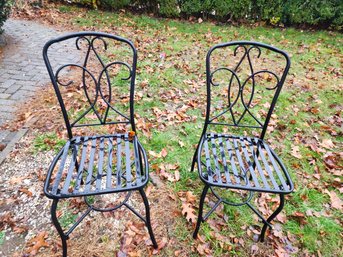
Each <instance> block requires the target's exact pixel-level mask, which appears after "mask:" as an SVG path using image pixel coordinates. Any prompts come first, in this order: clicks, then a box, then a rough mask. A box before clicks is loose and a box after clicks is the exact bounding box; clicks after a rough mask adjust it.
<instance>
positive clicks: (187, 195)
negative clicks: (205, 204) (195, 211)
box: [186, 191, 197, 204]
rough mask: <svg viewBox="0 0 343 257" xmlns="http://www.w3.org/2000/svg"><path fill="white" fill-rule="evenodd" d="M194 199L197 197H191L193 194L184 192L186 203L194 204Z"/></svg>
mask: <svg viewBox="0 0 343 257" xmlns="http://www.w3.org/2000/svg"><path fill="white" fill-rule="evenodd" d="M196 199H197V197H196V196H195V195H193V193H192V192H191V191H187V192H186V200H187V202H188V203H192V204H194V203H195V201H196Z"/></svg>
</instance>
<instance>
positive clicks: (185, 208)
mask: <svg viewBox="0 0 343 257" xmlns="http://www.w3.org/2000/svg"><path fill="white" fill-rule="evenodd" d="M182 215H184V216H186V219H187V221H189V222H191V223H195V222H196V221H197V216H196V214H195V210H194V208H193V207H192V205H191V204H189V203H182Z"/></svg>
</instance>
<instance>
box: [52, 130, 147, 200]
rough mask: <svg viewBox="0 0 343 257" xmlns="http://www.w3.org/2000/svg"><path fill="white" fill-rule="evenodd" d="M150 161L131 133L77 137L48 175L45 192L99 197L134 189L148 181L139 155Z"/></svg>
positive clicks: (71, 141)
mask: <svg viewBox="0 0 343 257" xmlns="http://www.w3.org/2000/svg"><path fill="white" fill-rule="evenodd" d="M140 154H141V156H142V157H143V158H144V163H145V164H146V165H147V163H148V161H147V158H146V154H145V152H144V150H143V148H142V147H141V145H140V143H139V142H138V140H137V137H136V136H133V137H131V136H130V135H129V134H128V133H126V134H116V135H106V136H91V137H87V136H86V137H75V138H73V139H71V140H70V141H68V142H67V144H66V145H65V146H64V147H63V148H62V149H61V151H60V152H59V154H58V155H57V156H56V158H55V160H54V161H53V164H52V165H51V167H50V171H49V172H48V174H49V175H48V177H47V181H48V182H49V183H47V184H46V188H45V192H46V195H47V196H48V197H50V198H56V197H58V198H68V197H75V196H89V195H97V194H99V193H114V192H122V191H127V190H135V189H138V188H140V187H142V186H144V185H145V184H146V183H147V182H148V176H145V175H144V173H143V172H142V171H143V170H147V166H146V165H145V167H141V163H140V161H139V155H140Z"/></svg>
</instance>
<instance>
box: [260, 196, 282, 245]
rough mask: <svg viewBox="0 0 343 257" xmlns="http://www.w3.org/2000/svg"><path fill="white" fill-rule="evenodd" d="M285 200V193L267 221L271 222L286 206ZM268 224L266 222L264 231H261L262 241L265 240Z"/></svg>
mask: <svg viewBox="0 0 343 257" xmlns="http://www.w3.org/2000/svg"><path fill="white" fill-rule="evenodd" d="M284 202H285V197H284V195H283V194H280V205H279V207H278V208H277V209H276V210H275V211H274V212H273V214H272V215H270V217H269V218H268V219H267V222H268V223H270V222H271V221H272V220H273V219H274V218H275V217H276V216H277V215H278V214H279V213H280V212H281V210H282V209H283V206H284ZM267 227H268V225H267V224H266V223H264V225H263V228H262V231H261V235H260V241H261V242H264V235H265V233H266V230H267Z"/></svg>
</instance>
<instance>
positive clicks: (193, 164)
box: [191, 145, 199, 171]
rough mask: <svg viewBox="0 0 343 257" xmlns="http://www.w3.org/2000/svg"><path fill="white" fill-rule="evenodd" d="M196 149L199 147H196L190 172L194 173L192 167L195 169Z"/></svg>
mask: <svg viewBox="0 0 343 257" xmlns="http://www.w3.org/2000/svg"><path fill="white" fill-rule="evenodd" d="M198 147H199V145H198V146H197V149H196V150H195V152H194V155H193V160H192V167H191V171H194V167H195V163H196V159H197V153H198Z"/></svg>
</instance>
